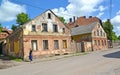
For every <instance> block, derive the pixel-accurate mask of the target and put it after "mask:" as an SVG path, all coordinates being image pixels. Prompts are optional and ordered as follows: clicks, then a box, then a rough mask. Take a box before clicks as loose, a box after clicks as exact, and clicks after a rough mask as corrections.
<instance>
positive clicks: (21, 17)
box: [16, 12, 30, 25]
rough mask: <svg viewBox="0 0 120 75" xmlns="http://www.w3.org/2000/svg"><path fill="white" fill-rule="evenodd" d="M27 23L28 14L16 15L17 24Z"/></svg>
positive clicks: (28, 19)
mask: <svg viewBox="0 0 120 75" xmlns="http://www.w3.org/2000/svg"><path fill="white" fill-rule="evenodd" d="M28 21H30V18H29V16H28V14H26V13H23V12H22V13H20V14H18V15H17V20H16V22H17V24H19V25H23V24H25V23H26V22H28Z"/></svg>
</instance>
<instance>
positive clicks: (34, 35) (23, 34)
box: [6, 10, 71, 59]
mask: <svg viewBox="0 0 120 75" xmlns="http://www.w3.org/2000/svg"><path fill="white" fill-rule="evenodd" d="M70 36H71V35H70V30H69V29H68V28H67V27H66V26H65V25H64V24H63V23H62V22H61V21H60V20H59V18H58V17H57V16H56V15H55V14H54V13H53V12H52V11H51V10H47V11H45V12H44V13H42V14H41V15H39V16H37V17H35V18H34V19H32V20H31V21H29V22H27V23H25V24H24V25H21V27H19V28H18V29H17V30H16V31H15V32H14V33H13V34H11V35H10V36H9V37H8V38H7V45H6V50H7V51H6V52H7V54H8V55H13V56H17V57H21V58H24V59H26V58H28V56H29V50H30V48H32V49H33V56H34V57H39V56H41V55H51V54H64V53H69V52H71V48H70V44H71V37H70Z"/></svg>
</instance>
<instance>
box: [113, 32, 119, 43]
mask: <svg viewBox="0 0 120 75" xmlns="http://www.w3.org/2000/svg"><path fill="white" fill-rule="evenodd" d="M112 40H113V41H117V40H118V37H117V35H116V34H115V32H112Z"/></svg>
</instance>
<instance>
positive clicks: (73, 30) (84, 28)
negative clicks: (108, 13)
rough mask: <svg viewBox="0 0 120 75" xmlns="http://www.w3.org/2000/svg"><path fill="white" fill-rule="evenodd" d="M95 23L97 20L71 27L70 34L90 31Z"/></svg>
mask: <svg viewBox="0 0 120 75" xmlns="http://www.w3.org/2000/svg"><path fill="white" fill-rule="evenodd" d="M97 24H98V22H93V23H91V24H89V25H82V26H78V27H75V28H71V35H72V36H73V35H80V34H87V33H91V32H92V30H93V29H94V28H95V26H96V25H97Z"/></svg>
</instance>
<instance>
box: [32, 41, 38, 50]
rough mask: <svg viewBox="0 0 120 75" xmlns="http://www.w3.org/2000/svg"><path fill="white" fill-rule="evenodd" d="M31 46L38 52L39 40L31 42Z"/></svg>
mask: <svg viewBox="0 0 120 75" xmlns="http://www.w3.org/2000/svg"><path fill="white" fill-rule="evenodd" d="M31 45H32V49H33V50H35V51H36V50H38V45H37V40H31Z"/></svg>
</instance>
